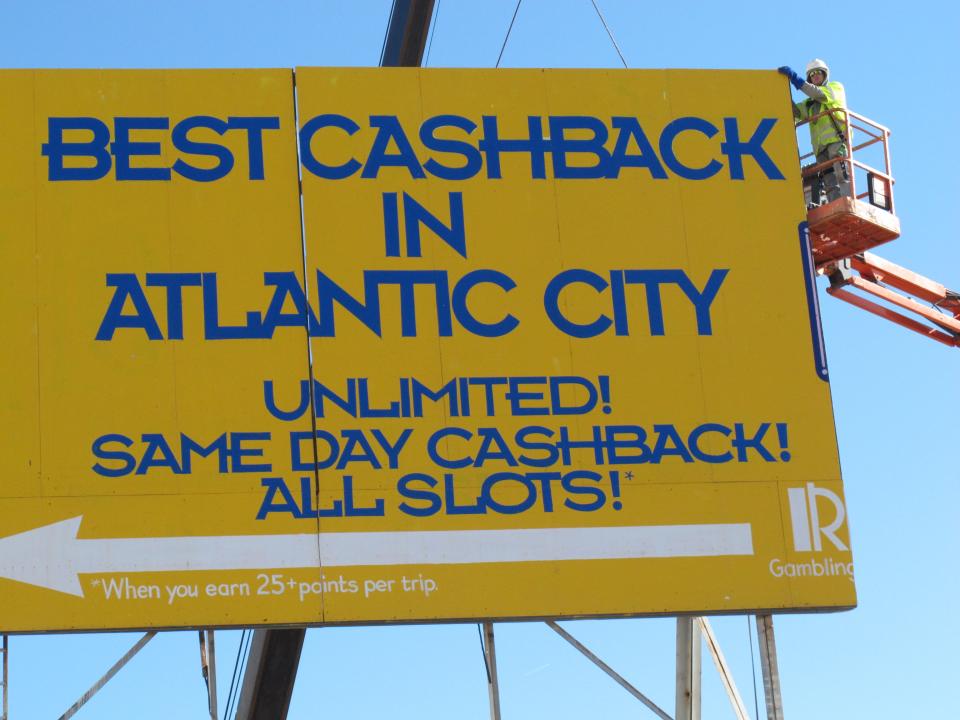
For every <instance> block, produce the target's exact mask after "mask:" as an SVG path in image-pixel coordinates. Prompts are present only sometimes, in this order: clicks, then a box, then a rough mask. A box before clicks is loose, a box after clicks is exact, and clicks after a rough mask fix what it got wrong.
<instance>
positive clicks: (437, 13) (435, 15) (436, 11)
mask: <svg viewBox="0 0 960 720" xmlns="http://www.w3.org/2000/svg"><path fill="white" fill-rule="evenodd" d="M438 17H440V0H437V4H436V6H435V7H434V10H433V22H431V23H430V42H429V43H427V56H426V57H425V58H424V59H423V67H429V65H430V51H431V50H432V49H433V36H434V34H435V31H436V27H437V18H438Z"/></svg>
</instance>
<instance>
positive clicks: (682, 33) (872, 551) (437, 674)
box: [0, 0, 960, 720]
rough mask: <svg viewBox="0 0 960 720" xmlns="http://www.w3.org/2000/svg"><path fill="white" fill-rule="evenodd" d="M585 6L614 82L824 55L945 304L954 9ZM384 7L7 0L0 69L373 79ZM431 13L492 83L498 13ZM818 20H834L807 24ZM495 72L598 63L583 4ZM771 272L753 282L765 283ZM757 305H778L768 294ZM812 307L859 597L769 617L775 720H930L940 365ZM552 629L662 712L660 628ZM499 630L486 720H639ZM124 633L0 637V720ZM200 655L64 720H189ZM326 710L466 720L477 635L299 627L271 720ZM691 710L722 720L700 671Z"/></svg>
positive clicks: (949, 395)
mask: <svg viewBox="0 0 960 720" xmlns="http://www.w3.org/2000/svg"><path fill="white" fill-rule="evenodd" d="M598 2H599V5H600V7H601V8H602V10H603V12H604V14H605V17H606V19H607V21H608V23H609V25H610V27H611V29H612V31H613V33H614V35H615V37H616V39H617V41H618V43H619V45H620V47H621V49H622V50H623V53H624V56H625V57H626V59H627V62H628V64H629V65H630V67H635V68H745V69H760V68H775V67H777V66H779V65H782V64H790V65H792V66H793V67H794V68H796V69H798V70H802V68H803V66H804V65H805V63H806V62H807V61H808V60H809V59H811V58H812V57H813V56H817V57H822V58H825V59H826V60H827V61H828V62H829V64H830V66H831V69H832V74H833V77H834V78H836V79H839V80H841V81H842V82H843V83H844V84H845V86H846V89H847V97H848V102H849V103H850V106H851V108H853V109H855V110H857V111H858V112H860V113H862V114H864V115H866V116H868V117H871V118H874V119H876V120H877V121H879V122H881V123H883V124H884V125H886V126H888V127H890V128H892V130H893V139H892V152H893V170H894V175H895V177H896V178H897V186H896V199H897V207H898V213H899V215H900V219H901V223H902V227H903V236H902V238H901V239H899V240H898V241H896V242H895V243H893V244H891V245H889V246H888V247H885V248H883V249H882V250H879V251H878V253H879V254H880V255H882V256H883V257H886V258H888V259H890V260H892V261H894V262H896V263H898V264H900V265H904V266H906V267H909V268H911V269H913V270H915V271H917V272H920V273H922V274H926V275H929V276H931V277H933V278H935V279H937V280H939V281H941V282H943V283H944V284H946V285H947V286H952V287H954V288H960V242H958V231H957V228H958V217H957V214H958V213H957V206H958V205H957V202H956V198H957V197H958V195H960V179H958V178H960V174H958V173H957V171H956V167H955V162H956V152H955V149H954V148H953V147H952V145H950V144H948V142H949V141H948V140H947V138H948V137H949V134H950V133H952V132H953V130H954V128H953V126H952V123H954V122H955V121H956V120H957V119H958V118H960V103H958V100H957V94H956V92H955V89H954V86H955V84H956V82H957V77H956V70H955V67H954V65H953V63H952V62H948V61H947V59H946V58H949V57H950V54H949V53H950V52H951V51H952V49H953V48H954V47H955V44H956V31H957V28H958V27H960V10H958V9H957V6H956V5H951V4H941V3H936V4H935V3H930V2H924V1H920V2H914V3H909V4H908V3H892V2H882V1H881V2H873V3H869V4H867V5H863V6H842V7H836V8H828V7H820V6H812V5H810V4H802V3H796V4H786V3H759V2H739V3H716V4H714V3H706V2H687V3H655V4H654V3H641V2H636V1H632V0H598ZM389 5H390V3H389V0H377V1H374V0H356V1H354V2H345V1H344V2H320V1H314V2H301V1H296V2H294V1H284V0H278V1H277V2H273V3H255V2H249V1H237V0H234V1H233V2H229V3H227V2H220V1H219V0H216V1H214V0H209V1H207V2H196V1H194V2H183V1H181V0H168V2H165V3H153V2H143V1H139V0H127V2H124V3H118V2H115V3H111V2H84V3H76V2H61V1H53V0H46V1H45V2H42V3H36V2H24V1H21V0H7V1H6V2H4V3H3V23H2V27H0V40H2V41H0V67H7V68H50V67H54V68H57V67H62V68H75V67H79V68H99V67H104V68H152V67H292V66H295V65H302V66H324V65H375V64H377V62H378V59H379V54H380V48H381V43H382V40H383V32H384V29H385V26H386V20H387V15H388V11H389ZM437 5H438V8H437V12H438V15H437V18H436V26H435V29H434V36H433V39H432V40H431V43H430V52H429V56H428V64H429V65H430V66H435V67H492V66H493V65H494V63H495V62H496V59H497V55H498V53H499V52H500V48H501V44H502V43H503V39H504V35H505V33H506V30H507V26H508V25H509V22H510V18H511V16H512V14H513V10H514V7H515V2H514V0H483V1H482V2H480V1H476V0H474V1H468V0H437ZM858 11H859V12H860V13H862V15H857V12H858ZM828 15H835V16H836V17H837V18H838V21H837V22H821V20H820V18H822V17H824V16H828ZM848 20H849V22H848ZM847 28H849V29H847ZM502 65H503V66H504V67H619V66H620V61H619V58H618V57H617V55H616V52H615V51H614V49H613V47H612V45H611V43H610V41H609V39H608V37H607V35H606V33H605V31H604V29H603V27H602V25H601V24H600V21H599V20H598V18H597V16H596V14H595V12H594V10H593V6H592V5H591V3H590V0H551V1H548V0H524V2H523V3H522V5H521V8H520V11H519V13H518V16H517V21H516V25H515V26H514V29H513V32H512V35H511V37H510V41H509V43H508V45H507V47H506V49H505V52H504V54H503V62H502ZM728 91H729V93H730V94H731V95H734V96H735V95H736V94H737V93H738V91H739V90H738V88H737V87H736V86H731V87H729V88H728ZM769 272H770V273H771V275H772V276H773V277H775V276H776V273H777V269H776V268H770V270H769ZM821 282H823V281H821ZM771 285H772V286H773V287H775V285H776V284H775V282H773V283H771ZM758 302H763V303H770V304H776V303H777V302H779V298H778V297H777V295H776V293H775V291H774V292H772V293H771V295H770V296H769V297H766V298H758ZM821 309H822V314H823V325H824V332H825V335H826V341H827V352H828V359H829V363H830V373H831V384H832V391H833V401H834V409H835V413H836V420H837V433H838V438H839V445H840V454H841V462H842V467H843V475H844V481H845V491H846V498H847V505H848V509H849V513H850V522H851V527H852V530H851V532H852V538H853V549H854V553H855V559H856V570H857V588H858V596H859V603H860V604H859V607H858V608H857V609H856V610H854V611H852V612H848V613H839V614H824V615H796V616H778V617H777V618H776V620H775V623H776V631H777V644H778V649H779V660H780V669H781V673H782V684H783V696H784V704H785V710H786V713H788V714H789V716H790V717H821V718H834V717H836V718H841V717H844V718H850V717H871V718H900V717H936V716H942V715H943V712H944V711H943V708H944V706H945V702H944V699H943V689H944V688H949V687H951V686H953V680H954V679H953V673H952V672H951V671H950V670H949V668H951V666H952V665H953V662H952V661H953V660H954V656H955V653H954V650H953V649H954V648H955V647H956V644H957V642H958V641H960V630H958V629H957V626H956V624H955V623H951V622H949V617H950V614H951V611H952V610H953V609H954V608H955V607H956V600H955V599H956V597H957V594H958V591H960V583H958V581H957V578H956V573H955V569H956V567H957V563H956V551H957V549H958V540H960V531H958V529H957V527H958V522H957V521H958V512H957V508H958V506H960V490H958V487H960V482H958V481H960V466H958V464H957V462H956V458H957V455H956V451H955V449H954V446H953V444H952V443H953V442H954V440H953V435H955V432H956V430H955V429H956V421H955V419H956V408H957V407H958V406H960V381H958V374H957V370H956V367H957V366H956V363H957V362H958V361H960V353H958V351H957V350H955V349H953V350H952V349H947V348H945V347H943V346H941V345H938V344H936V343H933V342H931V341H929V340H925V339H923V338H921V337H920V336H917V335H913V334H911V333H909V332H907V331H906V330H903V329H901V328H898V327H895V326H894V325H892V324H888V323H885V322H883V321H881V320H879V319H877V318H874V317H873V316H870V315H867V314H866V313H863V312H862V311H859V310H856V309H854V308H852V307H849V306H846V305H844V304H843V303H840V302H838V301H836V300H833V299H831V298H829V297H828V296H827V295H826V294H825V293H823V292H822V286H821ZM567 626H568V628H570V629H571V631H572V632H573V633H574V634H575V635H577V636H578V637H579V638H580V639H582V640H583V641H584V642H586V644H587V645H589V646H590V647H591V648H592V649H593V650H594V651H595V652H597V653H598V654H599V655H600V656H601V657H603V658H604V659H605V660H606V661H607V662H608V663H609V664H611V665H612V666H613V667H615V668H616V669H618V670H619V671H620V672H621V673H623V674H624V675H625V676H626V677H627V678H628V679H630V680H631V681H632V682H634V683H635V684H636V685H637V686H638V687H639V688H640V689H641V690H643V691H644V692H646V693H647V694H648V695H650V696H651V697H652V698H653V699H654V700H655V701H656V702H658V703H659V704H661V705H662V706H663V707H665V708H667V710H668V711H670V712H672V708H673V672H674V670H673V662H674V659H673V633H674V625H673V621H671V620H667V619H661V620H630V621H580V622H576V623H568V625H567ZM714 626H715V629H716V631H717V633H718V635H719V637H720V640H721V644H722V646H723V649H724V652H725V653H726V655H727V657H728V659H729V660H730V661H731V663H732V665H733V668H734V673H735V676H736V678H737V681H738V684H739V686H740V690H741V694H742V695H743V697H744V700H745V702H746V704H747V707H748V708H749V709H750V711H751V714H752V712H753V690H752V688H751V685H752V670H751V654H750V645H749V642H748V621H747V620H746V619H745V618H743V617H729V618H718V619H716V620H714ZM497 628H498V630H497V633H498V634H497V644H498V662H499V665H500V672H501V688H502V707H503V712H504V717H507V718H548V717H549V718H557V717H578V716H584V715H588V716H590V717H627V716H630V715H635V716H637V717H646V716H648V714H647V711H646V710H645V709H644V708H642V706H640V705H639V704H638V703H637V702H636V701H635V700H633V699H632V698H630V697H629V696H628V695H627V694H626V693H625V692H624V691H623V690H622V689H621V688H619V687H617V686H616V685H615V684H614V683H613V682H611V681H610V680H609V679H608V678H606V677H605V676H604V675H602V674H601V673H600V671H599V670H597V669H596V668H594V667H593V666H592V665H590V664H589V663H587V662H586V660H584V659H583V658H581V657H580V656H579V655H578V654H577V653H576V652H575V651H574V650H573V649H572V648H570V647H569V646H567V645H566V644H565V643H564V642H563V641H562V640H560V638H559V637H557V636H556V635H555V634H554V633H553V632H552V631H550V630H549V629H548V628H547V627H546V626H544V625H543V624H532V623H518V624H501V625H498V626H497ZM135 639H136V635H130V634H120V635H75V636H47V637H15V638H13V639H12V640H11V646H12V647H11V717H12V718H15V719H19V718H34V717H37V718H43V717H57V716H58V715H59V714H60V713H61V712H63V711H64V710H65V709H66V708H67V707H68V706H69V705H70V704H71V703H72V702H73V701H74V700H75V699H76V698H77V697H79V696H80V695H81V694H82V693H83V692H84V691H85V690H86V689H87V687H89V685H90V684H91V683H92V682H94V681H95V680H96V679H97V678H98V677H99V676H100V675H101V674H102V672H103V671H104V670H105V669H106V668H107V667H108V666H109V665H110V664H111V663H112V662H113V661H114V660H116V659H117V658H118V657H119V656H120V655H121V654H122V653H123V652H124V651H125V649H126V648H127V647H128V646H129V645H131V644H132V643H133V642H134V641H135ZM238 640H239V632H224V633H218V648H219V664H220V677H221V683H220V692H221V700H223V699H225V697H226V690H227V687H228V685H229V671H230V669H231V668H232V665H233V660H234V654H235V651H236V646H237V642H238ZM754 640H755V638H754ZM198 660H199V654H198V650H197V640H196V633H195V632H184V633H171V634H164V635H161V636H160V637H159V638H157V639H156V640H154V641H153V642H152V643H151V644H150V645H148V646H147V648H146V650H144V652H143V653H141V655H140V656H138V657H137V658H136V659H135V660H134V661H133V662H132V663H131V664H130V665H129V666H128V667H127V668H126V669H125V670H124V671H123V672H122V673H121V674H120V675H119V676H118V677H117V678H116V679H115V680H114V681H113V682H112V683H111V684H110V685H108V686H107V688H106V689H105V690H104V691H103V692H102V693H101V694H100V695H99V696H98V697H97V698H96V699H95V700H94V701H93V702H92V703H91V704H90V705H89V706H88V707H87V708H86V709H85V710H84V711H83V712H82V714H81V716H80V717H96V718H114V717H116V718H120V717H137V718H140V719H144V720H146V719H148V718H169V717H176V718H202V717H204V708H205V692H204V688H203V684H202V681H201V679H200V673H199V661H198ZM757 673H759V668H757ZM937 690H940V692H937ZM759 692H761V703H762V689H761V690H760V691H759ZM347 713H349V714H350V715H352V716H358V717H374V716H376V717H392V718H418V719H423V718H434V717H435V718H447V717H457V718H478V719H479V718H485V717H487V706H486V685H485V675H484V670H483V666H482V662H481V654H480V647H479V641H478V638H477V630H476V627H475V626H472V625H456V626H424V627H395V628H389V627H386V628H352V629H320V630H311V631H310V632H309V633H308V635H307V641H306V646H305V648H304V654H303V661H302V664H301V669H300V676H299V679H298V683H297V688H296V691H295V693H294V698H293V703H292V707H291V713H290V717H291V718H294V719H297V718H308V717H317V716H321V715H329V716H342V715H344V714H347ZM650 716H651V717H652V715H650ZM760 716H761V717H762V716H763V710H762V709H761V710H760ZM704 717H708V718H726V717H733V715H732V712H731V711H730V709H729V707H728V706H727V704H726V700H725V698H724V696H723V693H722V690H721V688H720V685H719V682H718V681H717V679H716V673H715V671H714V669H713V668H712V666H711V664H710V661H709V659H708V658H707V656H706V655H705V656H704Z"/></svg>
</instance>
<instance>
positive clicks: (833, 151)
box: [810, 142, 850, 203]
mask: <svg viewBox="0 0 960 720" xmlns="http://www.w3.org/2000/svg"><path fill="white" fill-rule="evenodd" d="M845 157H847V146H846V145H845V144H844V143H841V142H837V143H830V144H829V145H827V146H826V147H825V148H824V149H823V150H821V151H820V152H818V153H817V163H818V164H819V163H823V162H827V161H828V160H834V159H836V158H845ZM823 194H825V195H826V196H827V202H833V201H834V200H837V199H838V198H841V197H843V196H846V195H849V194H850V176H849V173H848V171H847V164H846V163H843V162H839V163H835V164H834V165H832V166H830V167H826V168H824V169H823V170H821V171H820V173H819V174H818V175H816V176H815V177H814V178H813V187H812V192H811V195H810V197H811V199H812V201H813V202H814V203H819V202H820V197H821V195H823Z"/></svg>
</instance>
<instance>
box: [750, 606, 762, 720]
mask: <svg viewBox="0 0 960 720" xmlns="http://www.w3.org/2000/svg"><path fill="white" fill-rule="evenodd" d="M747 637H748V638H750V669H751V670H752V671H753V716H754V717H755V718H756V720H760V704H759V702H757V665H756V663H755V662H754V660H753V628H752V627H750V616H749V615H747Z"/></svg>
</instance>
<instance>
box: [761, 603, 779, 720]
mask: <svg viewBox="0 0 960 720" xmlns="http://www.w3.org/2000/svg"><path fill="white" fill-rule="evenodd" d="M757 642H758V643H759V645H760V668H761V669H762V671H763V696H764V699H765V700H766V703H767V720H783V701H782V700H781V698H780V671H779V670H778V669H777V644H776V642H775V640H774V638H773V616H772V615H757Z"/></svg>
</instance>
